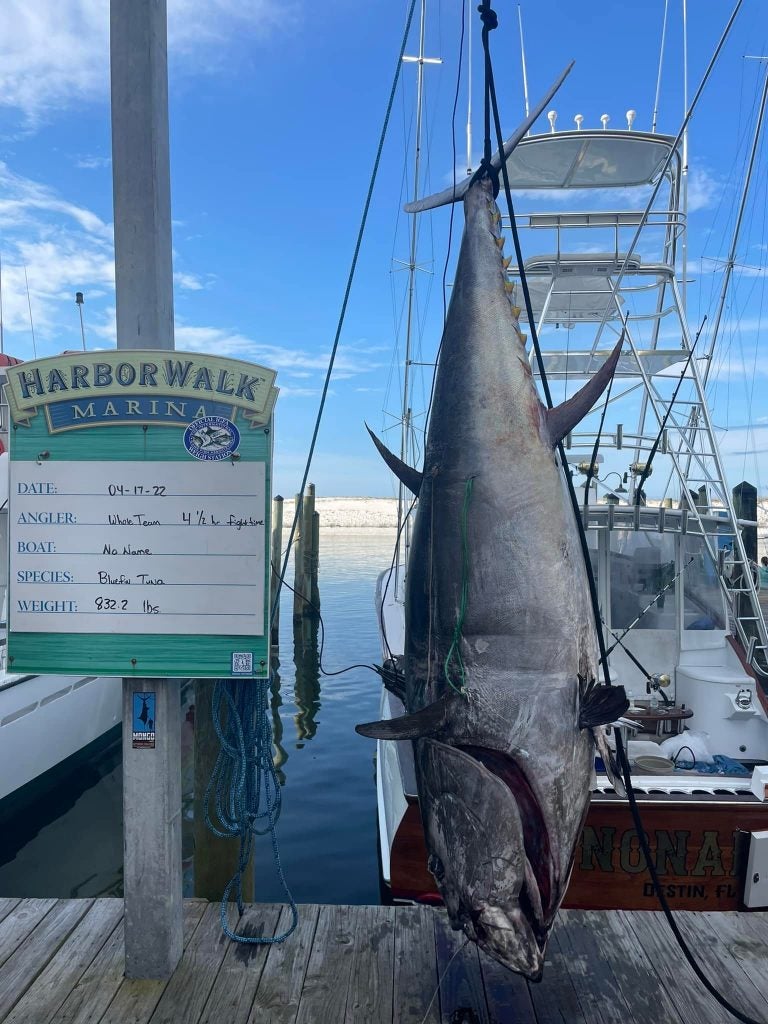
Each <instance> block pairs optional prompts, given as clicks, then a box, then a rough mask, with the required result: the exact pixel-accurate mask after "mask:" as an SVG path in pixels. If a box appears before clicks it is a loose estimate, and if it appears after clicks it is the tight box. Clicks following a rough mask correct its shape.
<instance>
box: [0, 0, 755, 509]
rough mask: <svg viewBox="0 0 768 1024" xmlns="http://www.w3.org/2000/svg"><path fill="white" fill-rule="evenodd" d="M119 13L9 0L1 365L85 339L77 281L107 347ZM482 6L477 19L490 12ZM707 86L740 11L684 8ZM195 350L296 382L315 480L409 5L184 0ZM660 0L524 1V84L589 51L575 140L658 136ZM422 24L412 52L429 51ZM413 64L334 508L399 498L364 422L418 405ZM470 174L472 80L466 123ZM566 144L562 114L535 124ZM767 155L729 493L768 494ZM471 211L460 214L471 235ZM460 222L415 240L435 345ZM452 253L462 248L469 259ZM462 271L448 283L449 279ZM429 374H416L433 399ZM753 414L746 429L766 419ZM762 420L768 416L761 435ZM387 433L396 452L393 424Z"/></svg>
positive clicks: (359, 344) (186, 195) (749, 1)
mask: <svg viewBox="0 0 768 1024" xmlns="http://www.w3.org/2000/svg"><path fill="white" fill-rule="evenodd" d="M680 3H681V0H670V21H669V27H668V33H667V51H666V58H665V67H664V77H663V90H662V102H661V106H660V112H659V124H658V127H659V130H660V131H667V132H670V133H671V134H675V133H676V131H677V129H678V127H679V124H680V121H681V118H682V106H683V103H682V70H681V60H680V57H679V54H680ZM108 6H109V5H108V2H107V0H56V2H53V0H35V2H34V4H32V3H29V2H28V0H4V2H3V3H2V5H0V254H1V255H2V260H3V305H4V324H5V348H6V351H7V352H9V353H11V354H14V355H17V356H19V357H21V358H25V359H28V358H31V357H32V354H33V353H32V340H31V330H30V321H29V309H28V304H27V294H26V284H25V278H24V270H25V268H26V275H27V279H28V282H29V290H30V302H31V306H32V314H33V320H34V329H35V336H36V346H37V354H38V355H40V356H42V355H51V354H54V353H56V352H58V351H61V350H63V349H66V348H76V347H79V344H80V338H79V330H80V327H79V320H78V314H77V308H76V306H75V303H74V293H75V291H83V292H84V293H85V307H84V313H85V325H86V337H87V342H88V346H89V347H107V346H111V345H113V344H114V274H113V265H112V247H111V244H112V243H111V239H112V228H111V221H112V207H111V186H112V180H111V165H110V159H109V158H110V134H109V95H108V51H109V41H108V14H107V12H108ZM475 6H476V5H475V4H471V5H470V7H471V8H472V10H473V11H474V7H475ZM495 6H496V9H497V11H498V14H499V18H500V28H499V30H498V31H497V32H495V33H494V34H493V39H492V45H493V50H494V54H495V65H496V75H497V88H498V92H499V100H500V104H501V113H502V119H503V122H504V130H505V132H510V131H512V130H513V128H514V127H515V126H516V124H517V123H518V121H519V119H520V117H521V112H522V83H521V74H520V62H519V41H518V34H517V5H516V4H513V3H509V2H502V0H498V2H497V3H496V5H495ZM688 6H689V22H690V44H689V45H690V57H689V69H690V70H689V77H690V82H691V94H692V93H693V89H694V87H695V85H696V84H697V83H698V81H699V79H700V77H701V75H702V73H703V71H704V68H705V66H706V64H707V62H708V60H709V57H710V55H711V52H712V50H713V49H714V46H715V44H716V42H717V40H718V38H719V35H720V32H721V30H722V27H723V26H724V24H725V22H726V20H727V17H728V14H729V13H730V11H731V9H732V6H733V5H732V3H730V2H728V0H689V4H688ZM168 7H169V62H170V119H171V173H172V204H173V220H174V260H175V262H174V268H175V273H176V293H175V305H176V317H177V333H176V345H177V348H179V349H189V350H198V351H200V350H208V351H211V352H216V353H219V354H223V355H232V356H236V357H241V358H245V359H251V360H253V361H255V362H260V363H263V364H265V365H267V366H270V367H273V368H275V369H276V370H277V371H278V384H279V385H280V388H281V398H280V401H279V406H278V414H277V425H276V463H275V465H276V471H275V489H276V491H280V492H282V493H284V494H287V495H290V494H292V493H293V492H294V491H295V490H296V488H297V486H298V483H299V482H300V479H301V471H302V468H303V464H304V459H305V457H306V451H307V447H308V443H309V435H310V431H311V427H312V424H313V422H314V417H315V414H316V411H317V406H318V401H319V395H320V389H321V386H322V380H323V374H324V370H325V366H326V364H327V359H328V354H329V351H330V344H331V341H332V339H333V335H334V332H335V327H336V321H337V318H338V313H339V308H340V304H341V299H342V295H343V289H344V285H345V282H346V276H347V272H348V268H349V264H350V260H351V256H352V251H353V245H354V241H355V236H356V231H357V226H358V222H359V218H360V214H361V211H362V205H363V201H364V197H365V192H366V189H367V184H368V179H369V176H370V172H371V167H372V162H373V157H374V153H375V148H376V144H377V140H378V135H379V131H380V127H381V122H382V118H383V113H384V107H385V103H386V98H387V94H388V90H389V85H390V81H391V77H392V73H393V69H394V63H395V58H396V54H397V50H398V46H399V41H400V37H401V34H402V28H403V24H404V19H405V13H406V3H405V2H401V0H387V2H384V0H375V2H373V3H370V4H368V5H365V6H361V5H359V4H354V3H352V0H327V2H325V3H323V4H316V3H308V2H306V0H288V2H287V3H285V4H275V3H271V2H269V0H168ZM663 9H664V3H663V0H642V2H638V3H634V4H628V3H626V0H604V2H602V3H600V4H598V5H586V4H580V3H574V2H572V0H536V2H535V3H532V2H529V0H523V2H522V11H523V18H524V26H525V33H526V47H527V58H528V78H529V89H530V93H531V97H532V99H533V98H535V97H536V96H538V95H539V94H540V93H541V92H542V91H543V90H544V89H545V88H546V87H547V85H548V84H549V83H550V82H551V80H552V79H553V78H554V77H555V75H556V73H557V72H558V71H559V70H560V68H561V67H562V66H563V65H564V64H565V63H567V62H568V61H569V60H570V59H571V58H574V57H575V58H576V62H577V63H576V67H575V69H574V71H573V72H572V74H571V76H570V78H569V80H568V82H567V83H566V85H565V86H564V88H563V90H562V91H561V93H560V95H558V97H557V98H556V100H555V103H554V104H553V105H554V106H555V107H556V109H557V110H558V113H559V117H558V122H557V126H558V127H559V128H561V129H563V128H570V127H572V118H573V115H574V114H575V113H576V112H580V113H582V114H583V115H584V119H585V125H586V126H597V125H599V118H600V115H601V114H602V113H603V112H607V113H609V114H610V116H611V126H612V127H623V126H624V124H625V122H624V112H625V110H627V109H628V108H634V109H636V110H637V120H636V122H635V128H636V129H645V130H648V129H649V128H650V122H651V111H652V106H653V96H654V90H655V83H656V72H657V60H658V46H659V40H660V34H661V19H662V13H663ZM461 10H462V8H461V4H460V3H459V2H458V0H444V2H442V3H441V4H439V3H438V2H437V0H431V2H430V14H429V23H428V29H427V52H428V55H430V56H439V57H442V59H443V65H442V67H440V68H435V67H429V68H427V69H426V72H425V73H426V79H427V125H426V129H427V134H428V136H429V144H428V146H425V150H426V151H427V154H428V155H427V157H426V159H425V174H424V182H423V187H422V191H424V192H426V191H436V190H438V189H440V188H443V187H445V185H446V184H448V183H449V182H450V179H451V168H452V155H451V134H450V133H451V123H450V121H451V104H452V100H453V92H454V89H455V83H456V74H457V54H458V40H459V27H460V19H461ZM415 28H416V26H415V25H414V31H413V32H412V38H411V45H410V46H409V48H408V51H407V52H409V53H413V52H415V46H416V32H415ZM766 36H768V19H766V17H765V4H764V0H744V4H743V9H742V11H741V13H740V15H739V18H738V20H737V23H736V26H735V28H734V30H733V33H732V36H731V38H730V39H729V41H728V43H727V45H726V50H725V52H724V55H723V58H722V60H721V62H720V64H719V65H718V67H717V69H716V71H715V73H714V75H713V77H712V80H711V82H710V85H709V86H708V89H707V91H706V93H705V95H704V97H703V99H702V102H701V106H700V108H699V111H698V112H697V114H696V117H695V119H694V122H693V124H692V127H691V136H690V164H691V177H690V196H691V238H690V253H691V264H690V276H691V277H692V278H694V279H695V280H694V283H693V284H692V285H691V287H690V294H689V301H690V307H689V308H690V312H691V317H690V318H691V322H692V325H693V324H695V322H698V319H699V318H700V316H701V315H702V314H703V313H704V312H706V311H707V310H709V311H710V316H711V315H712V312H713V296H716V294H717V285H718V282H719V274H718V273H717V272H716V271H717V269H718V267H719V263H718V260H722V258H723V257H724V256H725V254H726V252H727V248H728V244H729V241H730V230H731V225H732V222H733V210H734V203H735V201H736V200H737V198H738V193H739V189H740V182H741V175H742V172H743V166H744V156H745V147H746V145H747V143H748V141H749V138H750V136H751V132H752V128H753V123H754V112H755V104H756V98H757V93H758V90H759V86H760V75H761V67H760V65H758V64H757V62H754V61H749V62H748V61H744V60H743V55H744V54H745V53H750V54H755V53H756V54H766V53H768V39H766ZM473 48H474V75H473V77H474V85H473V101H474V111H475V116H474V139H475V150H476V153H475V157H476V156H477V149H478V147H479V145H480V142H481V138H480V137H481V104H480V100H481V93H480V70H481V61H480V52H479V31H478V30H477V26H475V29H474V39H473ZM414 82H415V68H414V66H413V65H408V66H406V67H404V69H403V75H402V79H401V89H400V91H399V93H398V97H397V102H396V105H395V110H394V113H393V117H392V123H391V129H390V134H389V138H388V141H387V144H386V149H385V152H384V158H383V162H382V167H381V173H380V177H379V181H378V184H377V187H376V191H375V194H374V199H373V205H372V209H371V216H370V223H369V230H368V233H367V235H366V238H365V240H364V243H363V249H362V254H361V259H360V264H359V268H358V276H357V279H356V283H355V286H354V289H353V292H352V297H351V301H350V305H349V311H348V315H347V320H346V324H345V328H344V331H343V334H342V339H341V347H340V350H339V355H338V359H337V363H336V367H337V370H336V373H335V374H334V378H333V381H332V384H331V392H330V395H329V399H328V404H327V408H326V414H325V418H324V421H323V426H322V429H321V433H320V439H319V443H318V448H317V453H316V458H315V463H314V465H313V470H312V472H311V474H310V478H311V479H313V480H314V481H315V482H316V484H317V487H318V493H319V494H321V495H333V494H338V495H341V494H359V495H389V494H392V493H394V491H393V485H392V481H391V478H390V476H389V474H388V472H387V471H386V470H385V469H384V467H383V465H382V464H381V463H380V461H379V460H378V457H377V456H376V454H375V452H374V451H373V450H372V447H371V445H370V442H369V440H368V438H367V435H366V433H365V430H364V427H363V421H364V420H367V421H368V422H369V423H370V424H371V425H372V426H373V427H374V428H376V429H377V430H379V431H381V430H382V429H384V428H392V427H393V424H394V422H395V420H394V418H393V415H392V414H394V413H395V412H396V410H397V407H398V405H399V388H398V384H397V381H398V378H399V370H398V367H397V356H396V355H394V356H393V353H395V352H396V344H397V343H399V344H402V323H401V321H402V295H403V286H404V281H405V275H404V274H403V272H402V271H401V270H398V269H397V265H396V264H393V258H394V259H405V258H406V257H407V231H408V220H407V218H406V217H405V216H404V215H403V214H402V213H400V212H399V208H400V206H401V203H402V200H403V189H404V177H405V180H406V181H407V182H408V184H407V185H406V186H405V188H406V191H408V192H410V188H411V186H410V178H411V174H412V171H411V170H410V167H411V164H410V159H409V162H408V163H407V164H406V163H405V157H404V152H405V151H406V150H407V148H408V142H409V139H410V138H411V133H412V115H413V111H412V107H413V103H412V99H413V93H414ZM456 121H457V125H456V139H457V147H458V156H457V162H458V164H459V166H460V168H461V167H463V164H464V159H465V158H464V155H463V153H464V146H465V143H464V124H465V121H466V71H465V73H464V77H463V81H462V85H461V89H460V102H459V112H458V116H457V118H456ZM545 129H547V124H546V121H543V123H542V124H541V125H540V126H539V127H538V129H537V130H540V131H543V130H545ZM767 150H768V146H766V145H765V144H764V146H763V153H762V156H761V160H760V162H759V164H758V172H757V179H756V183H755V186H754V190H753V197H754V203H753V204H751V206H750V212H749V213H748V216H747V219H746V220H745V228H744V233H743V240H742V243H741V245H740V247H739V253H738V256H737V259H738V261H739V263H740V267H739V269H738V271H737V274H736V287H735V291H734V297H733V300H732V302H729V306H728V310H727V315H726V321H727V324H726V329H725V330H724V332H723V339H722V347H721V348H720V349H719V350H718V352H719V362H718V368H717V371H716V373H715V375H714V378H713V401H714V403H715V419H716V422H718V423H719V424H720V425H722V426H728V427H729V430H728V432H727V433H725V434H723V435H722V444H723V448H724V451H725V452H726V453H727V454H728V453H741V452H745V451H746V452H752V451H755V452H757V454H755V455H746V456H742V455H741V454H738V455H731V454H728V468H729V472H730V474H731V475H732V476H733V478H734V481H733V482H735V481H736V479H741V478H742V477H743V476H744V475H746V476H747V477H748V478H750V479H753V480H757V482H758V483H759V484H760V485H761V487H762V486H763V485H765V484H768V464H766V461H765V460H766V454H765V450H766V449H768V397H767V396H768V352H766V349H765V347H764V346H763V347H761V346H759V345H758V339H759V330H758V328H759V318H760V314H761V312H762V307H763V304H764V292H765V283H766V275H767V273H768V272H767V271H766V257H767V256H768V250H767V249H766V241H768V239H767V238H766V233H765V227H766V225H765V219H764V218H765V209H766V180H767V171H766V168H767V167H768V160H767V159H766V151H767ZM460 225H461V216H460V214H459V215H458V217H457V221H456V227H455V243H456V242H457V241H458V234H459V231H460ZM447 227H448V211H447V210H446V209H443V210H438V211H436V212H435V213H434V214H431V215H427V216H426V217H424V218H423V220H422V224H421V226H420V259H421V261H422V263H423V265H424V270H425V272H424V273H423V274H420V275H419V278H420V291H419V298H418V322H419V328H418V331H417V336H418V342H417V344H418V346H419V348H418V352H419V353H420V354H421V358H423V359H424V360H428V359H429V358H430V356H431V354H432V353H433V352H434V347H435V345H436V343H437V340H438V338H439V330H440V319H441V316H442V300H441V282H440V278H441V276H442V272H443V261H444V252H445V248H444V246H445V236H446V231H447ZM456 248H457V245H456V244H454V253H455V251H456ZM449 280H450V274H449ZM424 393H425V385H424V384H423V383H418V382H417V388H416V397H415V400H414V401H415V405H416V407H419V405H420V403H422V402H423V397H421V396H423V395H424ZM748 423H750V424H753V425H754V427H753V429H752V430H747V429H746V427H747V424H748ZM761 423H765V424H766V426H764V427H762V426H761ZM385 436H386V438H387V440H388V443H390V444H391V446H392V447H393V448H397V446H398V439H397V430H396V429H394V430H387V431H386V433H385Z"/></svg>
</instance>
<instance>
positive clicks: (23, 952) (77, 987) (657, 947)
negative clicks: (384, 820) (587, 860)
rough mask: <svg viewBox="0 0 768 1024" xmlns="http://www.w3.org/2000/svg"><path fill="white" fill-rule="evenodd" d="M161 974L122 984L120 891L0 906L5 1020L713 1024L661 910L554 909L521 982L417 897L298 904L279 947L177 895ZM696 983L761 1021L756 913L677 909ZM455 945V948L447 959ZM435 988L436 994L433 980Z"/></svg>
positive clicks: (273, 909)
mask: <svg viewBox="0 0 768 1024" xmlns="http://www.w3.org/2000/svg"><path fill="white" fill-rule="evenodd" d="M184 915H185V951H184V956H183V958H182V961H181V963H180V964H179V966H178V968H177V969H176V971H175V972H174V974H173V976H172V977H171V978H170V980H168V981H128V980H126V979H125V978H124V977H123V924H122V919H123V903H122V900H118V899H97V900H90V899H81V900H54V899H26V900H16V899H2V900H0V1021H1V1022H3V1024H11V1022H13V1024H22V1022H23V1024H49V1022H62V1024H63V1022H67V1024H85V1022H86V1021H87V1022H88V1024H107V1022H109V1024H128V1022H131V1024H142V1022H151V1024H202V1022H211V1024H212V1022H219V1021H226V1022H227V1024H246V1022H249V1021H253V1022H256V1021H258V1022H259V1024H263V1022H273V1024H289V1022H290V1024H326V1022H327V1024H343V1022H348V1024H369V1022H370V1024H390V1022H394V1024H405V1022H407V1024H421V1022H424V1024H545V1022H546V1024H556V1022H568V1024H612V1022H616V1024H619V1022H620V1024H633V1022H634V1024H676V1022H678V1021H683V1022H686V1024H724V1021H725V1020H726V1019H730V1018H728V1016H727V1014H726V1013H725V1011H724V1010H723V1009H721V1008H720V1007H719V1006H718V1005H717V1004H716V1003H715V1002H714V1000H713V999H712V998H711V997H710V996H709V995H708V994H707V993H706V992H705V991H704V990H703V989H702V988H701V986H700V984H699V983H698V982H697V981H696V979H695V977H694V975H693V972H692V971H691V970H690V968H689V967H688V965H687V964H686V963H685V961H684V960H683V957H682V955H681V954H680V952H679V950H678V948H677V946H676V945H675V943H674V941H673V939H672V936H671V934H670V932H669V929H668V927H667V925H666V923H665V922H664V920H663V919H662V917H661V915H660V914H658V913H654V912H647V911H646V912H636V911H635V912H624V911H611V912H608V913H605V912H597V911H575V910H570V911H564V912H562V913H561V915H560V919H559V921H558V924H557V927H556V929H555V931H554V935H553V938H552V941H551V944H550V948H549V955H548V957H547V966H546V969H545V973H544V980H543V981H542V982H541V983H540V984H528V983H526V982H525V981H524V980H523V979H522V978H520V977H518V976H517V975H514V974H511V973H509V972H508V971H506V970H504V969H503V968H502V967H500V966H499V965H498V964H496V963H495V962H493V961H492V960H489V959H488V958H487V957H485V956H483V955H481V954H479V953H478V951H477V949H476V948H475V947H474V946H473V945H471V944H465V943H464V942H463V939H462V938H461V937H459V936H458V935H457V934H456V933H454V932H452V931H451V930H450V928H449V927H448V924H447V920H446V917H445V913H444V912H442V911H439V910H435V909H431V908H428V907H424V906H402V907H365V906H355V907H350V906H317V905H306V906H302V907H301V908H300V924H299V927H298V929H297V931H296V932H294V934H293V935H292V936H290V938H289V939H288V940H287V941H286V942H284V943H282V944H279V945H272V946H250V947H243V946H240V945H237V944H235V943H230V942H228V941H226V940H225V939H224V938H223V936H222V933H221V928H220V923H219V906H218V904H209V903H206V902H205V901H201V900H187V901H185V906H184ZM677 919H678V921H679V924H680V928H681V929H682V931H683V933H684V934H685V936H686V938H687V939H688V940H689V942H690V944H691V945H692V947H693V948H694V949H695V950H696V951H697V953H698V956H699V957H700V960H701V963H702V965H703V966H704V968H705V970H706V972H707V974H708V976H709V977H710V978H711V979H713V980H714V981H715V983H716V984H717V985H718V987H719V989H720V990H721V991H722V992H723V993H724V994H725V995H726V997H727V998H729V999H731V1001H732V1002H734V1003H735V1004H736V1005H737V1006H738V1007H739V1009H740V1010H741V1011H742V1012H746V1013H748V1014H750V1015H752V1016H754V1017H756V1019H757V1020H761V1021H763V1020H766V1018H767V1017H768V1013H767V1007H768V914H763V913H760V914H746V913H730V914H722V913H697V914H693V913H679V914H678V915H677ZM287 921H288V913H287V909H286V908H285V907H284V906H280V905H275V904H267V903H263V904H253V905H251V906H249V907H248V908H247V910H246V913H245V917H244V920H243V921H242V922H241V930H242V931H244V932H246V933H250V934H264V935H273V934H276V933H277V932H278V931H279V930H281V929H282V928H284V927H285V925H286V922H287ZM454 954H456V955H455V957H454ZM442 975H444V977H443V981H442V985H441V986H440V991H439V993H438V994H437V996H436V997H435V999H434V1000H432V997H433V995H434V993H435V989H436V986H437V979H438V977H439V976H442Z"/></svg>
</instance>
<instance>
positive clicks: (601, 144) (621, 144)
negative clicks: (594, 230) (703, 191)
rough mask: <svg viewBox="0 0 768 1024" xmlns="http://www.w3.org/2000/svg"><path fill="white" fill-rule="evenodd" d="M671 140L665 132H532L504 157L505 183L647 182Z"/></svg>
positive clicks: (591, 184)
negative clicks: (505, 158)
mask: <svg viewBox="0 0 768 1024" xmlns="http://www.w3.org/2000/svg"><path fill="white" fill-rule="evenodd" d="M674 141H675V140H674V138H673V137H672V136H671V135H651V134H650V133H647V132H630V131H608V130H606V131H600V130H598V131H572V132H553V133H551V134H549V135H532V136H529V137H528V138H526V139H523V140H522V142H520V143H519V144H518V145H517V147H516V148H515V149H514V150H513V152H512V154H511V155H510V157H509V159H508V160H507V170H508V173H509V183H510V186H511V188H512V189H513V190H520V189H553V188H559V189H564V188H631V187H633V186H638V185H652V184H654V183H655V182H656V180H657V178H658V175H659V173H660V171H661V168H662V166H663V165H664V161H665V160H666V159H667V157H668V155H669V151H670V149H671V148H672V146H673V145H674ZM673 166H674V164H673Z"/></svg>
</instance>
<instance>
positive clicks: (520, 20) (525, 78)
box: [517, 4, 530, 134]
mask: <svg viewBox="0 0 768 1024" xmlns="http://www.w3.org/2000/svg"><path fill="white" fill-rule="evenodd" d="M517 24H518V26H519V28H520V61H521V63H522V65H523V99H524V101H525V116H526V117H528V114H529V112H530V111H529V110H528V73H527V71H526V67H525V42H524V41H523V12H522V9H521V7H520V4H518V5H517ZM529 134H530V132H529Z"/></svg>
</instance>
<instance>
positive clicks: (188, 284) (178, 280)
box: [173, 270, 205, 292]
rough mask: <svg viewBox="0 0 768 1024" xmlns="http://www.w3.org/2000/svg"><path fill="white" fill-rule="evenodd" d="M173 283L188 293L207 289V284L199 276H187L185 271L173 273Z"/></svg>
mask: <svg viewBox="0 0 768 1024" xmlns="http://www.w3.org/2000/svg"><path fill="white" fill-rule="evenodd" d="M173 283H174V284H175V285H176V287H177V288H182V289H183V290H184V291H188V292H199V291H201V290H202V289H203V288H205V282H204V281H203V280H201V278H199V277H198V276H197V274H187V273H185V272H184V271H183V270H175V271H174V272H173Z"/></svg>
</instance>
